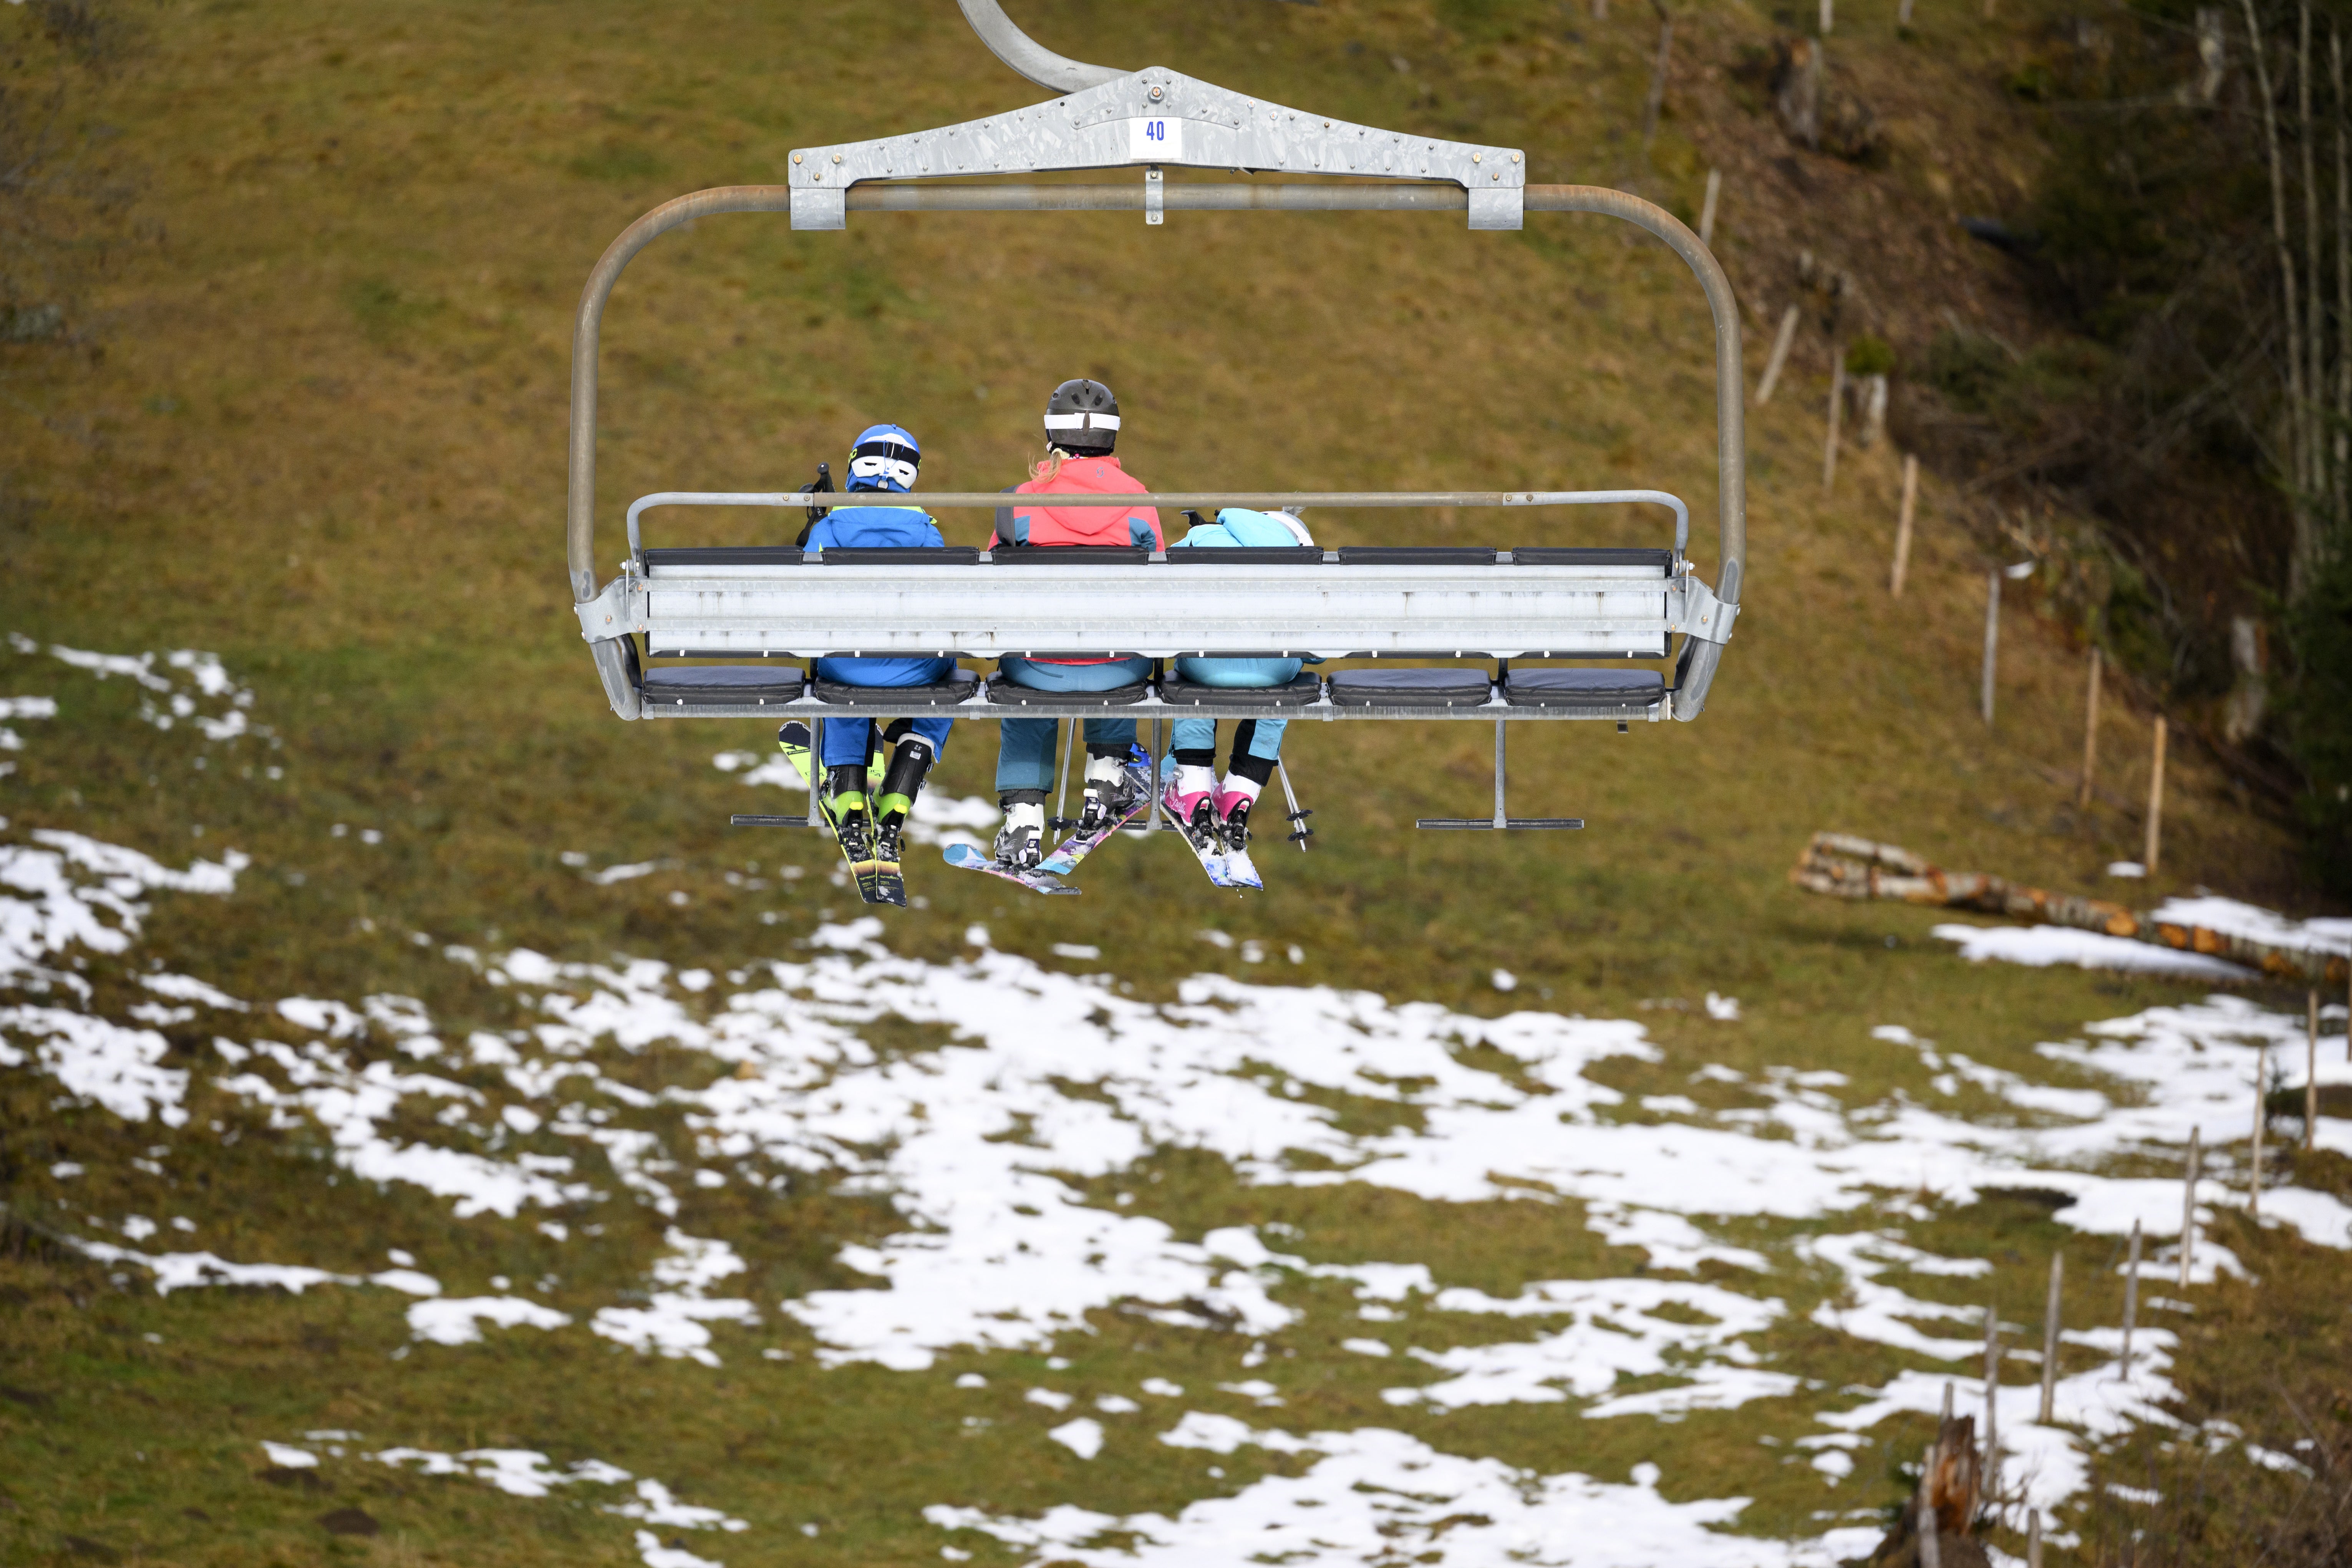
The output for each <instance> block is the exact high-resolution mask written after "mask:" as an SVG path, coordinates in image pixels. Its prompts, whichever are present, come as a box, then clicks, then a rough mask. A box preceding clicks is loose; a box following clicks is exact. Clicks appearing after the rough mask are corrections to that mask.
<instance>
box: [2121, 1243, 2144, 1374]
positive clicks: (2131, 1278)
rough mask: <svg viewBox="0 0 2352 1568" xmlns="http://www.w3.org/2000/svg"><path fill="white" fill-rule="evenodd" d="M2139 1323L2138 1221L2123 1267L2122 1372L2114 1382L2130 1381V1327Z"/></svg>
mask: <svg viewBox="0 0 2352 1568" xmlns="http://www.w3.org/2000/svg"><path fill="white" fill-rule="evenodd" d="M2137 1321H2139V1221H2137V1220H2134V1221H2132V1233H2131V1260H2130V1261H2129V1262H2128V1263H2126V1265H2125V1266H2124V1355H2123V1370H2122V1371H2120V1372H2118V1373H2116V1382H2118V1383H2126V1382H2129V1381H2130V1379H2131V1342H2132V1326H2133V1325H2134V1324H2135V1323H2137Z"/></svg>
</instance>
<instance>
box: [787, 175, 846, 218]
mask: <svg viewBox="0 0 2352 1568" xmlns="http://www.w3.org/2000/svg"><path fill="white" fill-rule="evenodd" d="M848 226H849V193H848V191H847V190H845V189H838V188H836V189H833V190H824V189H818V190H811V189H809V188H807V187H805V186H801V185H795V186H793V227H794V228H797V229H827V228H847V227H848Z"/></svg>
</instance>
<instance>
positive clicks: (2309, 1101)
mask: <svg viewBox="0 0 2352 1568" xmlns="http://www.w3.org/2000/svg"><path fill="white" fill-rule="evenodd" d="M2344 1034H2345V1037H2346V1038H2347V1039H2352V1023H2347V1024H2346V1025H2345V1026H2344ZM2318 1132H2319V987H2317V986H2316V985H2315V986H2313V987H2312V988H2311V1005H2310V1009H2309V1017H2308V1019H2307V1021H2306V1022H2305V1026H2304V1041H2303V1146H2304V1147H2305V1148H2306V1149H2308V1148H2311V1147H2313V1144H2312V1140H2313V1139H2314V1138H2315V1137H2316V1136H2318Z"/></svg>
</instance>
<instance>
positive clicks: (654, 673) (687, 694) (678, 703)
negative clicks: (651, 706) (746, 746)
mask: <svg viewBox="0 0 2352 1568" xmlns="http://www.w3.org/2000/svg"><path fill="white" fill-rule="evenodd" d="M805 684H806V682H805V680H804V679H803V676H802V673H801V670H800V668H799V667H798V666H795V665H789V664H781V665H779V664H667V665H655V666H653V667H652V668H648V669H647V670H646V684H645V700H646V701H647V702H653V703H659V704H663V705H665V706H668V707H677V708H706V707H713V706H725V707H734V706H740V705H746V704H748V705H751V706H755V707H765V706H767V705H768V704H770V703H773V702H791V701H793V700H796V699H797V698H799V696H800V694H801V689H802V687H803V685H805Z"/></svg>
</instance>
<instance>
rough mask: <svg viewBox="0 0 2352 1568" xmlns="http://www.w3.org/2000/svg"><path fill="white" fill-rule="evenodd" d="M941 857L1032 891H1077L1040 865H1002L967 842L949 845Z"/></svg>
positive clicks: (958, 868) (1048, 893)
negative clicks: (1025, 867)
mask: <svg viewBox="0 0 2352 1568" xmlns="http://www.w3.org/2000/svg"><path fill="white" fill-rule="evenodd" d="M943 858H945V859H946V861H947V863H948V864H949V865H950V866H953V867H954V868H956V869H957V870H959V871H982V872H985V873H987V874H988V875H989V876H992V877H1001V878H1003V879H1004V880H1006V881H1008V882H1013V883H1017V884H1019V885H1020V886H1022V887H1024V888H1026V889H1029V890H1030V891H1031V892H1033V893H1045V894H1047V895H1049V896H1050V895H1052V894H1055V893H1073V894H1074V893H1076V892H1077V891H1079V889H1076V888H1066V887H1064V886H1062V884H1061V883H1059V882H1057V881H1055V879H1054V878H1053V877H1052V876H1051V875H1049V874H1048V873H1047V872H1046V871H1045V868H1044V867H1042V866H1041V867H1039V868H1037V869H1036V870H1034V871H1024V870H1020V869H1018V868H1014V867H1012V866H1007V865H1004V864H1003V862H1001V861H999V860H996V859H994V858H992V857H990V856H988V855H987V854H984V853H983V852H982V851H981V850H978V849H975V848H973V847H971V845H969V844H950V845H949V846H948V847H947V848H946V850H945V851H944V853H943Z"/></svg>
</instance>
